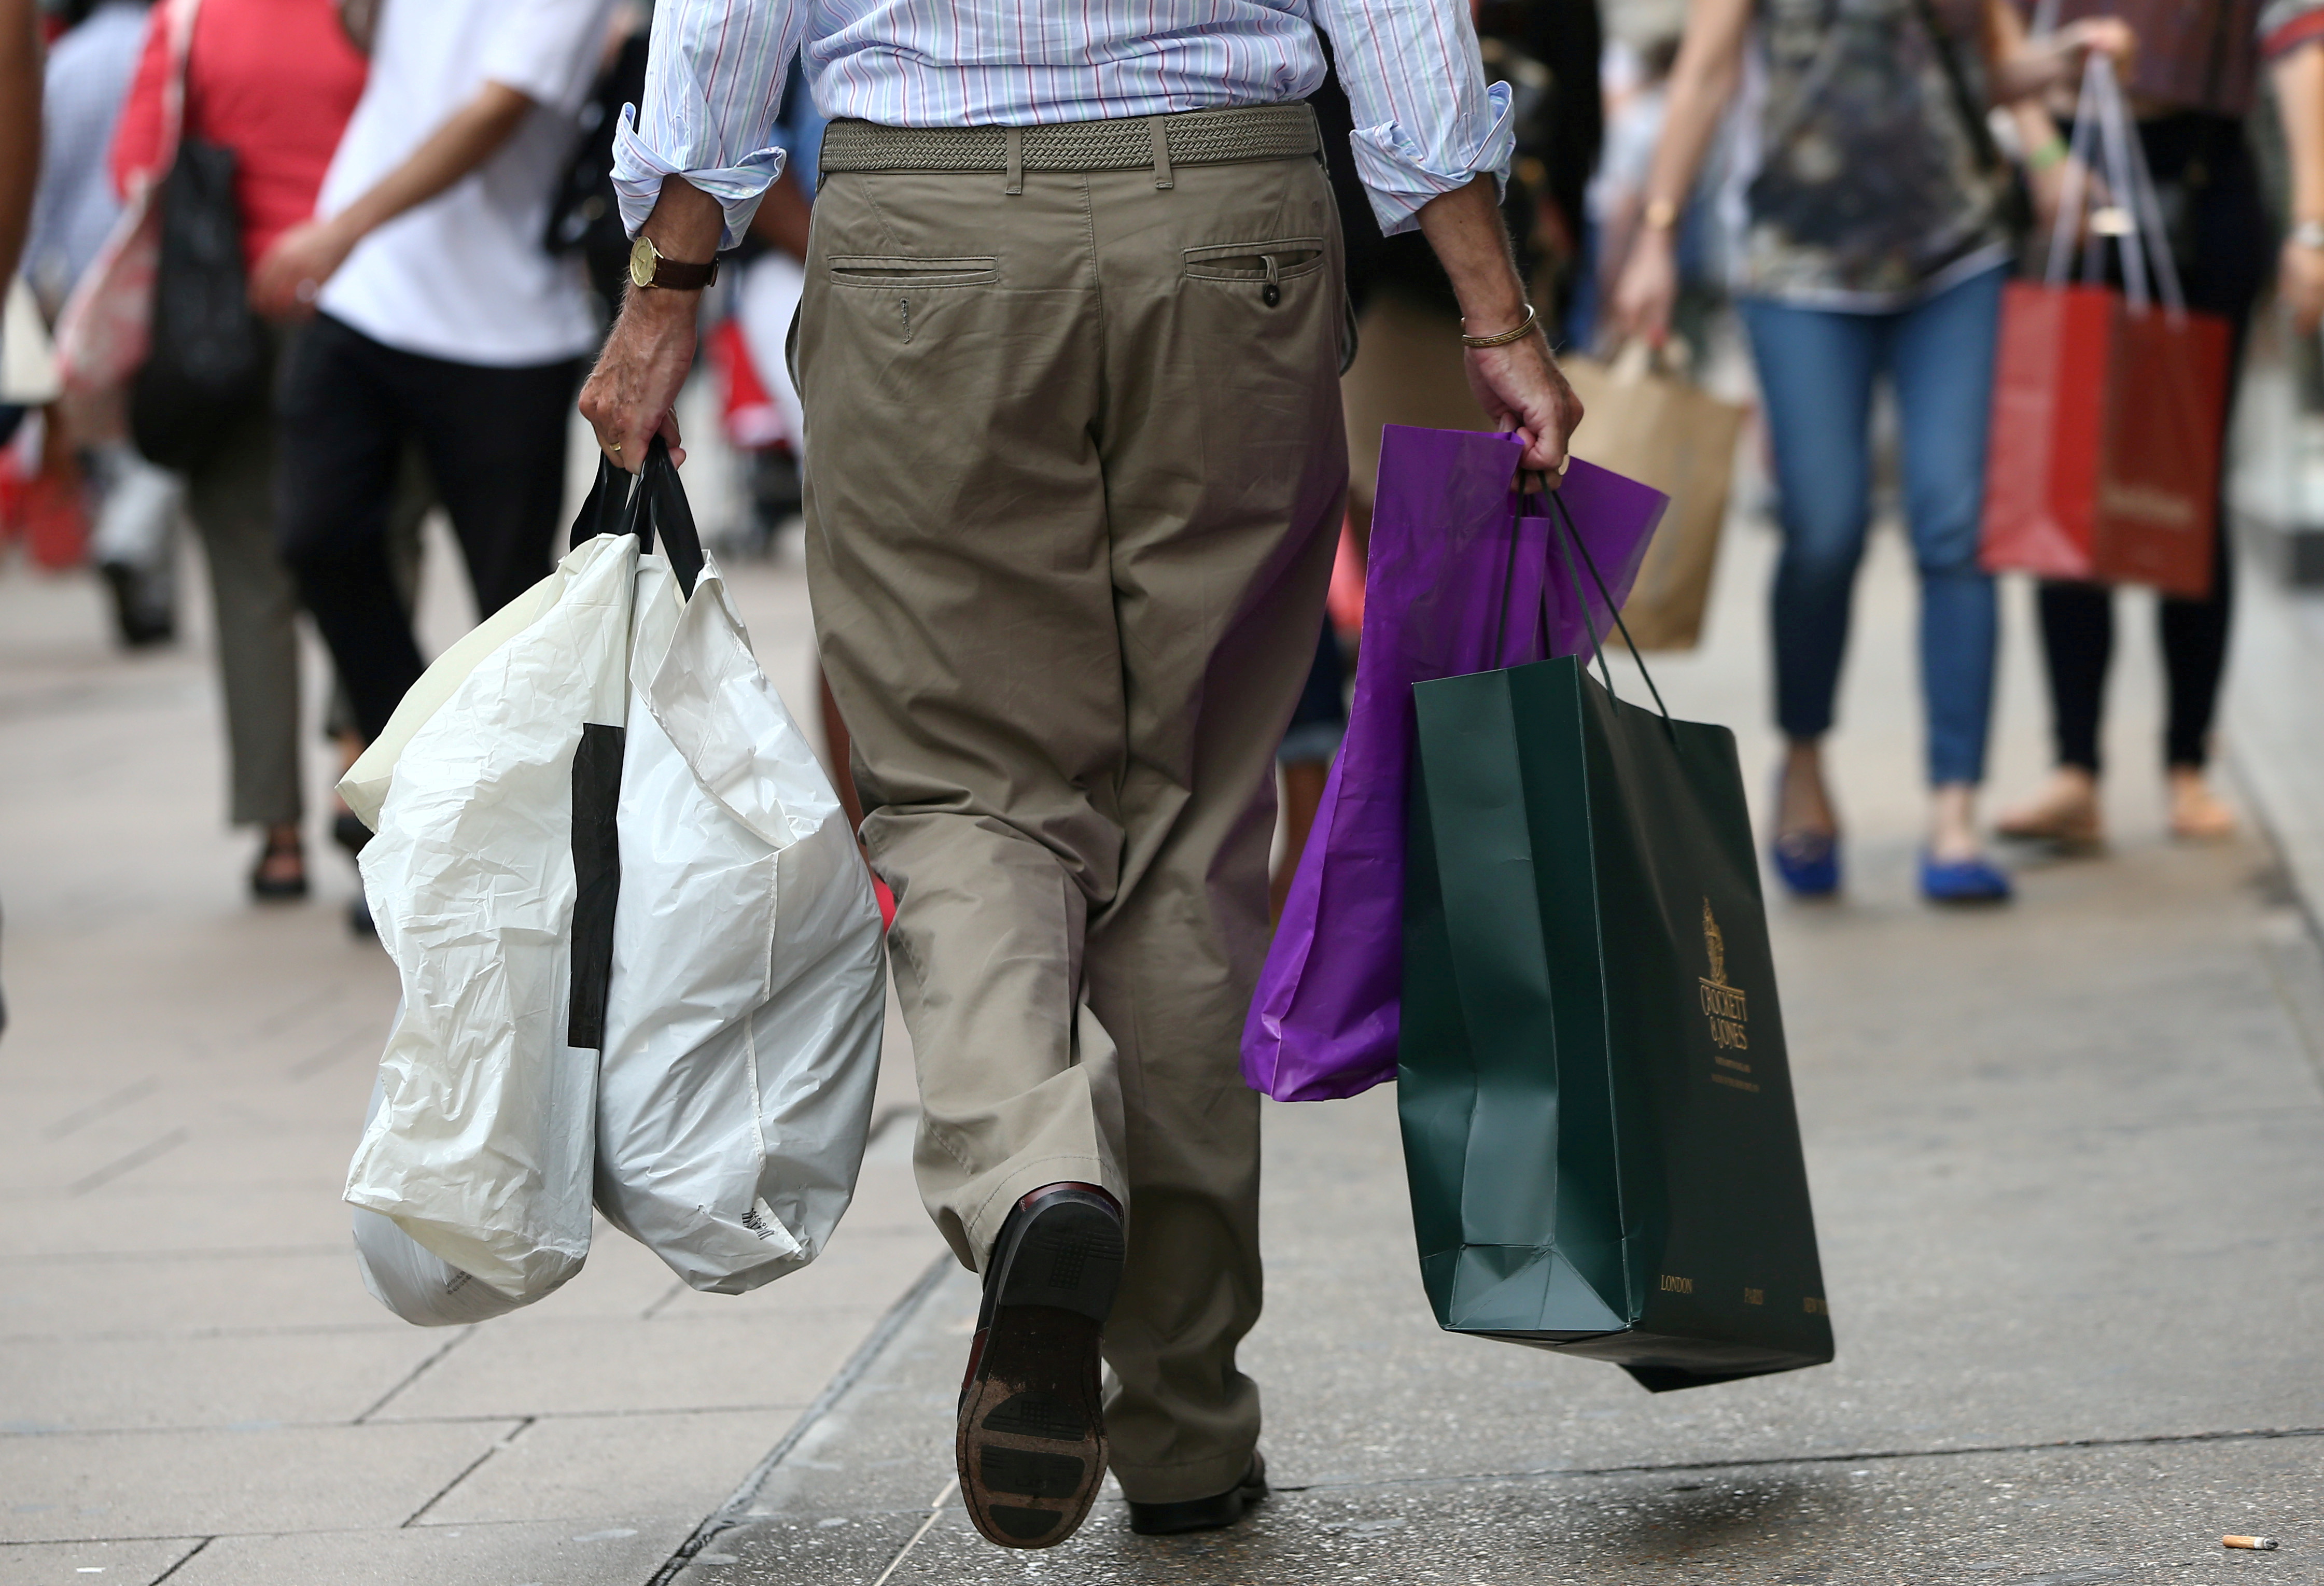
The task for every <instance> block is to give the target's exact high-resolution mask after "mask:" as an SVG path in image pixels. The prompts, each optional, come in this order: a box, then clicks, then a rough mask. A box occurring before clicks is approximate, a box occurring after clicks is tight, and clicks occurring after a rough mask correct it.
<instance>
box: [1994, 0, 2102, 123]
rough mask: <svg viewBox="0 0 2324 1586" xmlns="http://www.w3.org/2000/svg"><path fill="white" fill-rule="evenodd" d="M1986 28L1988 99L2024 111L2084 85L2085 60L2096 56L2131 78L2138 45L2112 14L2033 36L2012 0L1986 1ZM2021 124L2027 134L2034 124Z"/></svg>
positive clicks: (2022, 120) (2021, 119)
mask: <svg viewBox="0 0 2324 1586" xmlns="http://www.w3.org/2000/svg"><path fill="white" fill-rule="evenodd" d="M1985 30H1986V31H1985V61H1986V94H1987V97H1988V98H1990V99H1991V100H1992V101H1993V103H1995V104H1997V105H2007V106H2013V107H2015V108H2016V109H2018V110H2021V111H2022V110H2023V109H2024V108H2025V107H2026V102H2027V101H2029V100H2033V99H2036V98H2038V97H2040V96H2042V95H2043V94H2046V93H2048V92H2050V91H2051V90H2052V88H2072V87H2073V86H2074V85H2075V84H2076V83H2078V82H2080V80H2081V76H2082V62H2083V61H2085V60H2088V59H2089V57H2090V55H2091V54H2092V53H2093V52H2096V53H2098V54H2101V55H2110V56H2112V57H2114V63H2115V66H2116V69H2118V70H2119V71H2121V72H2122V74H2123V75H2124V76H2125V77H2127V76H2128V75H2129V74H2130V61H2131V56H2132V54H2133V52H2134V51H2135V49H2136V47H2137V41H2138V40H2137V35H2136V34H2135V33H2134V32H2131V31H2130V24H2129V23H2126V22H2123V21H2121V20H2119V19H2118V18H2116V17H2111V16H2092V17H2086V18H2084V19H2083V20H2082V21H2080V22H2070V23H2067V24H2066V25H2065V26H2064V27H2061V28H2060V29H2058V31H2057V32H2053V33H2051V34H2049V35H2047V36H2046V37H2043V38H2041V39H2033V38H2030V37H2028V36H2027V34H2026V32H2025V23H2024V19H2023V18H2022V17H2020V16H2019V15H2018V14H2017V8H2016V7H2015V5H2010V4H2009V0H1988V4H1987V6H1986V10H1985ZM2033 108H2034V109H2036V110H2037V111H2038V110H2039V108H2040V107H2039V106H2033ZM2044 118H2045V120H2046V113H2044ZM2019 124H2020V128H2021V130H2023V129H2024V127H2025V126H2026V125H2028V124H2029V123H2027V122H2026V121H2025V120H2024V118H2023V117H2022V116H2021V117H2020V118H2019ZM2031 146H2032V145H2030V144H2029V145H2028V147H2031Z"/></svg>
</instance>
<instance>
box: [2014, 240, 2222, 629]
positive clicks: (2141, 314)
mask: <svg viewBox="0 0 2324 1586" xmlns="http://www.w3.org/2000/svg"><path fill="white" fill-rule="evenodd" d="M2228 345H2229V344H2228V330H2227V321H2225V320H2224V319H2220V318H2216V317H2214V316H2212V315H2209V314H2191V313H2181V314H2172V313H2170V312H2168V311H2166V310H2164V309H2161V308H2157V307H2151V306H2150V307H2148V308H2146V309H2144V310H2141V309H2136V308H2134V307H2133V306H2131V305H2130V304H2128V303H2127V302H2126V301H2125V300H2124V298H2123V295H2122V294H2121V293H2120V292H2118V291H2116V290H2113V289H2112V288H2109V287H2102V286H2048V285H2045V284H2043V283H2042V282H2040V281H2012V282H2011V283H2010V284H2009V286H2008V287H2007V288H2006V290H2005V292H2004V294H2003V298H2002V309H2001V345H2000V350H1999V356H1998V358H1997V363H1996V368H1995V375H1994V392H1993V429H1992V434H1991V438H1990V439H1989V441H1988V443H1987V452H1986V487H1985V534H1984V542H1983V545H1982V548H1981V559H1982V561H1983V562H1984V565H1985V566H1986V567H1987V569H1989V570H1991V571H1994V572H2003V571H2020V572H2028V573H2038V574H2041V575H2042V576H2044V577H2048V578H2078V579H2089V580H2093V581H2096V582H2099V583H2128V584H2151V585H2153V586H2155V587H2156V588H2158V589H2161V590H2163V591H2165V592H2166V593H2168V594H2172V595H2186V596H2189V597H2190V598H2193V599H2201V598H2202V597H2204V596H2205V595H2209V593H2210V588H2211V563H2212V542H2213V537H2214V536H2215V535H2217V533H2218V486H2219V453H2220V441H2221V438H2222V431H2223V429H2224V428H2225V420H2226V417H2227V354H2228Z"/></svg>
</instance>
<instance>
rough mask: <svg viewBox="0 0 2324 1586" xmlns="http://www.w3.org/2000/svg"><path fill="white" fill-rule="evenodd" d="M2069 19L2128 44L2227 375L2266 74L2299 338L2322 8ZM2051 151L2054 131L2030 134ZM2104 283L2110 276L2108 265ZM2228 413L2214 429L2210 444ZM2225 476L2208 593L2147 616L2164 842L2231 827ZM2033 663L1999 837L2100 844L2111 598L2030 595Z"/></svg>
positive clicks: (2235, 5) (2255, 189) (2263, 250)
mask: <svg viewBox="0 0 2324 1586" xmlns="http://www.w3.org/2000/svg"><path fill="white" fill-rule="evenodd" d="M2063 12H2064V14H2065V15H2067V16H2068V17H2072V18H2083V17H2090V16H2112V17H2116V18H2119V19H2120V20H2121V21H2122V22H2123V23H2127V24H2128V25H2129V26H2130V27H2131V28H2133V29H2135V30H2136V32H2137V35H2138V51H2137V53H2136V55H2135V57H2134V58H2133V60H2132V62H2131V64H2130V68H2129V72H2128V76H2127V78H2126V88H2128V90H2129V92H2130V95H2131V103H2132V106H2133V108H2134V110H2135V113H2136V114H2137V116H2138V138H2139V143H2141V145H2142V146H2143V147H2144V151H2145V154H2146V163H2147V166H2148V168H2149V170H2150V171H2152V172H2153V177H2154V180H2155V183H2156V185H2157V187H2158V188H2159V189H2161V198H2162V207H2163V215H2164V217H2165V222H2166V227H2167V231H2168V236H2167V238H2166V240H2167V242H2168V244H2169V246H2170V248H2171V252H2172V257H2173V260H2174V262H2175V263H2177V265H2178V268H2179V276H2180V281H2181V285H2182V286H2183V288H2184V289H2185V291H2186V294H2187V306H2188V307H2189V308H2190V309H2194V310H2196V311H2197V312H2199V313H2206V314H2216V315H2218V317H2219V318H2223V319H2225V320H2226V321H2227V324H2228V327H2229V329H2230V332H2231V336H2232V340H2231V342H2230V344H2229V345H2230V347H2231V349H2232V350H2231V352H2230V355H2229V357H2230V363H2229V367H2230V368H2233V367H2236V366H2237V364H2239V363H2240V361H2241V358H2242V354H2243V347H2244V343H2245V340H2246V333H2247V332H2248V331H2249V329H2250V327H2251V314H2252V308H2253V305H2254V304H2255V302H2257V300H2258V299H2259V294H2260V292H2261V290H2263V289H2264V287H2265V286H2266V284H2267V278H2268V267H2269V262H2270V261H2269V254H2270V253H2271V251H2272V244H2273V236H2272V233H2271V230H2270V227H2269V223H2268V217H2267V209H2266V205H2265V201H2264V198H2263V196H2262V190H2261V184H2260V174H2259V170H2258V166H2257V164H2256V162H2255V161H2254V159H2253V156H2252V151H2251V145H2250V142H2249V139H2248V137H2247V136H2246V132H2245V123H2246V119H2247V118H2248V117H2249V115H2250V114H2251V109H2252V106H2253V102H2254V100H2255V97H2256V89H2257V86H2258V77H2259V69H2260V67H2261V64H2262V61H2263V59H2265V60H2273V62H2274V63H2275V66H2274V76H2275V84H2276V89H2277V98H2278V102H2279V104H2280V105H2281V106H2282V115H2283V124H2284V133H2285V140H2284V141H2285V146H2286V149H2287V152H2289V153H2290V155H2291V159H2292V215H2293V218H2294V220H2295V222H2297V224H2296V225H2295V227H2294V229H2293V231H2292V235H2291V237H2290V238H2288V239H2287V240H2286V242H2285V244H2283V249H2282V263H2281V274H2282V281H2283V284H2284V296H2285V299H2286V300H2287V301H2288V302H2290V303H2291V304H2292V308H2293V309H2294V312H2295V314H2296V315H2297V316H2300V317H2301V323H2302V324H2303V325H2304V326H2305V327H2307V330H2306V333H2307V334H2312V333H2313V330H2314V327H2315V323H2316V318H2317V311H2318V309H2319V305H2324V52H2319V47H2318V46H2319V41H2324V5H2319V4H2318V3H2317V0H2273V4H2269V5H2266V6H2265V9H2264V12H2263V9H2262V0H2193V3H2191V4H2189V3H2183V0H2067V4H2066V5H2064V7H2063ZM2044 130H2045V132H2046V134H2047V136H2048V137H2049V138H2051V139H2052V140H2054V139H2055V138H2056V136H2057V134H2056V132H2055V130H2054V128H2050V127H2046V126H2045V128H2044ZM2116 268H2117V269H2118V268H2119V260H2118V259H2117V260H2116ZM2234 409H2235V402H2234V399H2233V394H2232V387H2231V388H2230V395H2229V400H2228V401H2227V402H2226V403H2225V404H2223V406H2222V408H2221V410H2220V413H2219V425H2220V433H2221V436H2222V455H2223V456H2225V455H2227V453H2226V447H2225V441H2224V438H2225V435H2226V430H2227V423H2228V420H2229V417H2230V415H2231V414H2232V413H2233V411H2234ZM2231 473H2232V470H2231V469H2230V468H2226V467H2223V468H2221V469H2220V470H2219V497H2218V535H2217V540H2216V546H2217V549H2216V550H2215V552H2214V560H2213V563H2212V573H2211V592H2210V594H2209V595H2207V596H2205V597H2204V598H2202V599H2200V600H2189V599H2186V598H2183V597H2181V596H2178V595H2163V596H2162V597H2161V598H2160V599H2158V600H2157V602H2156V605H2155V617H2156V623H2155V625H2156V628H2157V630H2158V631H2159V632H2160V635H2161V638H2162V649H2163V675H2164V678H2165V679H2166V682H2167V686H2168V691H2169V698H2168V705H2167V707H2166V714H2165V716H2164V722H2163V743H2162V749H2163V771H2164V775H2165V776H2166V778H2167V779H2168V780H2169V784H2170V796H2171V797H2170V806H2171V808H2170V821H2171V830H2172V834H2174V835H2176V836H2181V837H2195V838H2202V837H2218V836H2224V835H2225V834H2227V833H2229V832H2231V831H2233V830H2234V829H2235V816H2234V815H2233V813H2232V812H2231V811H2230V810H2229V809H2228V808H2227V805H2226V804H2225V803H2224V802H2222V801H2221V799H2220V798H2219V797H2218V794H2216V793H2214V792H2213V791H2212V790H2211V787H2210V784H2209V780H2208V779H2207V778H2206V776H2205V769H2204V768H2205V767H2206V765H2207V764H2208V763H2209V759H2210V751H2211V723H2212V719H2213V717H2214V715H2215V714H2216V712H2217V709H2218V697H2219V682H2220V679H2221V678H2222V676H2223V675H2224V673H2225V671H2226V668H2227V622H2228V617H2229V615H2230V613H2232V612H2233V610H2234V604H2235V584H2236V567H2235V557H2234V554H2233V551H2232V549H2231V542H2232V540H2233V538H2234V537H2233V535H2232V534H2231V532H2230V531H2229V526H2230V524H2231V522H2232V519H2231V517H2230V514H2229V510H2228V504H2227V495H2228V492H2229V489H2230V486H2231V479H2230V475H2231ZM2039 598H2040V606H2041V613H2042V652H2043V659H2044V661H2045V662H2046V665H2047V669H2048V674H2049V680H2050V712H2051V724H2052V733H2053V735H2054V742H2055V746H2056V755H2057V765H2056V769H2055V770H2052V772H2051V774H2050V778H2049V780H2048V781H2047V782H2046V783H2045V784H2044V785H2043V788H2041V789H2040V790H2038V791H2037V792H2036V793H2035V794H2034V795H2033V798H2030V799H2029V800H2028V801H2027V802H2026V803H2024V804H2023V805H2021V806H2019V807H2016V808H2015V809H2012V810H2009V811H2007V812H2006V813H2005V814H2004V815H2003V816H2001V818H2000V820H1999V821H1998V823H1997V827H1998V829H1999V830H2000V831H2001V833H2002V834H2004V835H2006V836H2012V837H2028V838H2040V839H2048V840H2052V841H2055V842H2060V843H2062V844H2067V845H2069V846H2076V845H2084V844H2093V843H2096V842H2098V841H2099V840H2100V839H2101V838H2102V837H2103V836H2104V834H2105V830H2104V824H2103V821H2102V819H2101V816H2100V811H2099V806H2098V772H2099V762H2100V757H2099V752H2098V728H2099V724H2100V721H2101V718H2102V717H2103V715H2104V707H2105V703H2106V683H2107V671H2108V670H2109V669H2110V668H2111V667H2112V664H2113V660H2114V629H2115V613H2114V607H2115V597H2114V591H2113V590H2111V589H2109V588H2107V587H2106V586H2103V585H2098V584H2082V583H2068V582H2062V581H2058V580H2044V581H2043V584H2042V586H2041V593H2040V597H2039Z"/></svg>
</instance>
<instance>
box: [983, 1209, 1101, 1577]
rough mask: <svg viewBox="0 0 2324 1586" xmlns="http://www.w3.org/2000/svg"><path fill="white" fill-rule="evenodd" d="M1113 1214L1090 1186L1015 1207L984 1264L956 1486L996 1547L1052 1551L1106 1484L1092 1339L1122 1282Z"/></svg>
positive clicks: (1096, 1337)
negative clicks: (982, 1288) (1098, 1490)
mask: <svg viewBox="0 0 2324 1586" xmlns="http://www.w3.org/2000/svg"><path fill="white" fill-rule="evenodd" d="M1122 1251H1123V1244H1122V1236H1121V1213H1120V1209H1119V1208H1118V1207H1116V1205H1115V1204H1114V1202H1113V1197H1111V1195H1109V1194H1105V1192H1104V1191H1102V1190H1099V1189H1094V1188H1093V1187H1091V1186H1089V1185H1078V1184H1075V1185H1065V1184H1053V1185H1047V1186H1045V1187H1044V1188H1041V1189H1037V1190H1035V1191H1034V1192H1033V1193H1032V1194H1029V1195H1027V1196H1026V1197H1025V1198H1024V1199H1023V1200H1021V1201H1019V1202H1018V1203H1017V1207H1016V1210H1014V1211H1012V1212H1011V1213H1009V1221H1008V1222H1004V1223H1002V1224H1001V1237H1000V1238H999V1239H998V1240H995V1241H994V1242H993V1247H992V1258H991V1259H990V1260H989V1261H987V1262H986V1263H985V1266H984V1305H983V1306H982V1309H981V1310H979V1311H978V1313H977V1317H976V1340H975V1342H973V1343H972V1344H971V1345H970V1346H969V1352H968V1377H967V1379H966V1380H965V1381H964V1382H963V1383H962V1384H961V1389H960V1433H959V1438H958V1441H957V1443H956V1445H955V1447H956V1452H957V1456H958V1459H959V1462H960V1491H961V1498H962V1499H963V1501H964V1503H965V1504H966V1505H967V1506H968V1517H969V1518H970V1519H971V1520H973V1521H974V1522H975V1523H976V1528H977V1529H978V1530H979V1531H981V1532H982V1533H983V1534H984V1537H985V1540H986V1541H988V1542H994V1543H998V1544H999V1545H1001V1546H1002V1547H1054V1546H1056V1545H1057V1544H1058V1543H1060V1542H1063V1541H1064V1540H1065V1538H1066V1537H1068V1536H1071V1535H1073V1534H1074V1531H1075V1530H1077V1529H1079V1527H1080V1526H1081V1523H1082V1521H1083V1519H1084V1517H1087V1515H1088V1514H1089V1511H1090V1505H1091V1503H1092V1502H1093V1501H1094V1500H1095V1499H1096V1498H1097V1489H1098V1485H1099V1483H1101V1482H1102V1481H1103V1480H1105V1456H1106V1443H1105V1414H1104V1409H1103V1406H1102V1401H1101V1399H1100V1397H1099V1389H1098V1340H1099V1337H1100V1335H1101V1334H1102V1332H1104V1329H1105V1319H1106V1316H1107V1314H1108V1313H1110V1312H1111V1310H1112V1309H1113V1294H1114V1290H1115V1289H1116V1288H1117V1287H1118V1286H1120V1282H1121V1260H1122Z"/></svg>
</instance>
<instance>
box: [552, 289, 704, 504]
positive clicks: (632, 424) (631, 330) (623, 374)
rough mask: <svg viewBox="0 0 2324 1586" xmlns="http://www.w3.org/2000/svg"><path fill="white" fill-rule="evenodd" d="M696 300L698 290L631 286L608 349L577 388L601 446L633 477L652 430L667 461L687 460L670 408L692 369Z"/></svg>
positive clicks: (699, 297)
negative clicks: (666, 445) (666, 447)
mask: <svg viewBox="0 0 2324 1586" xmlns="http://www.w3.org/2000/svg"><path fill="white" fill-rule="evenodd" d="M701 303H702V294H701V293H700V292H680V291H671V290H668V289H667V288H663V287H655V288H652V289H650V290H641V289H639V288H637V287H632V288H630V289H629V290H628V291H626V292H624V293H623V294H622V314H621V318H618V319H616V320H614V321H613V334H612V335H611V336H609V337H606V338H605V350H604V352H602V353H599V354H598V355H597V366H596V367H595V369H593V370H591V371H590V372H589V381H588V383H587V384H586V385H584V386H583V387H582V388H581V416H582V417H583V418H584V419H586V420H588V421H589V428H590V429H594V430H595V431H596V432H597V444H598V446H600V447H603V448H604V451H605V454H606V455H607V456H610V457H612V458H613V461H615V462H616V463H619V464H620V465H621V466H622V467H624V468H627V469H629V470H630V472H632V474H634V473H636V472H637V471H638V470H639V469H640V468H641V467H643V466H645V461H646V447H648V446H649V445H650V444H651V442H652V440H653V438H654V437H655V436H656V435H659V436H661V437H662V438H664V439H665V440H667V441H669V460H670V461H671V462H673V463H682V462H684V461H685V460H686V448H685V447H682V446H680V445H679V444H678V414H677V412H676V405H677V402H678V388H679V387H681V386H683V385H684V384H685V383H686V376H687V373H688V372H689V371H690V370H692V369H693V367H694V337H695V315H696V310H697V309H699V308H700V307H701Z"/></svg>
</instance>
